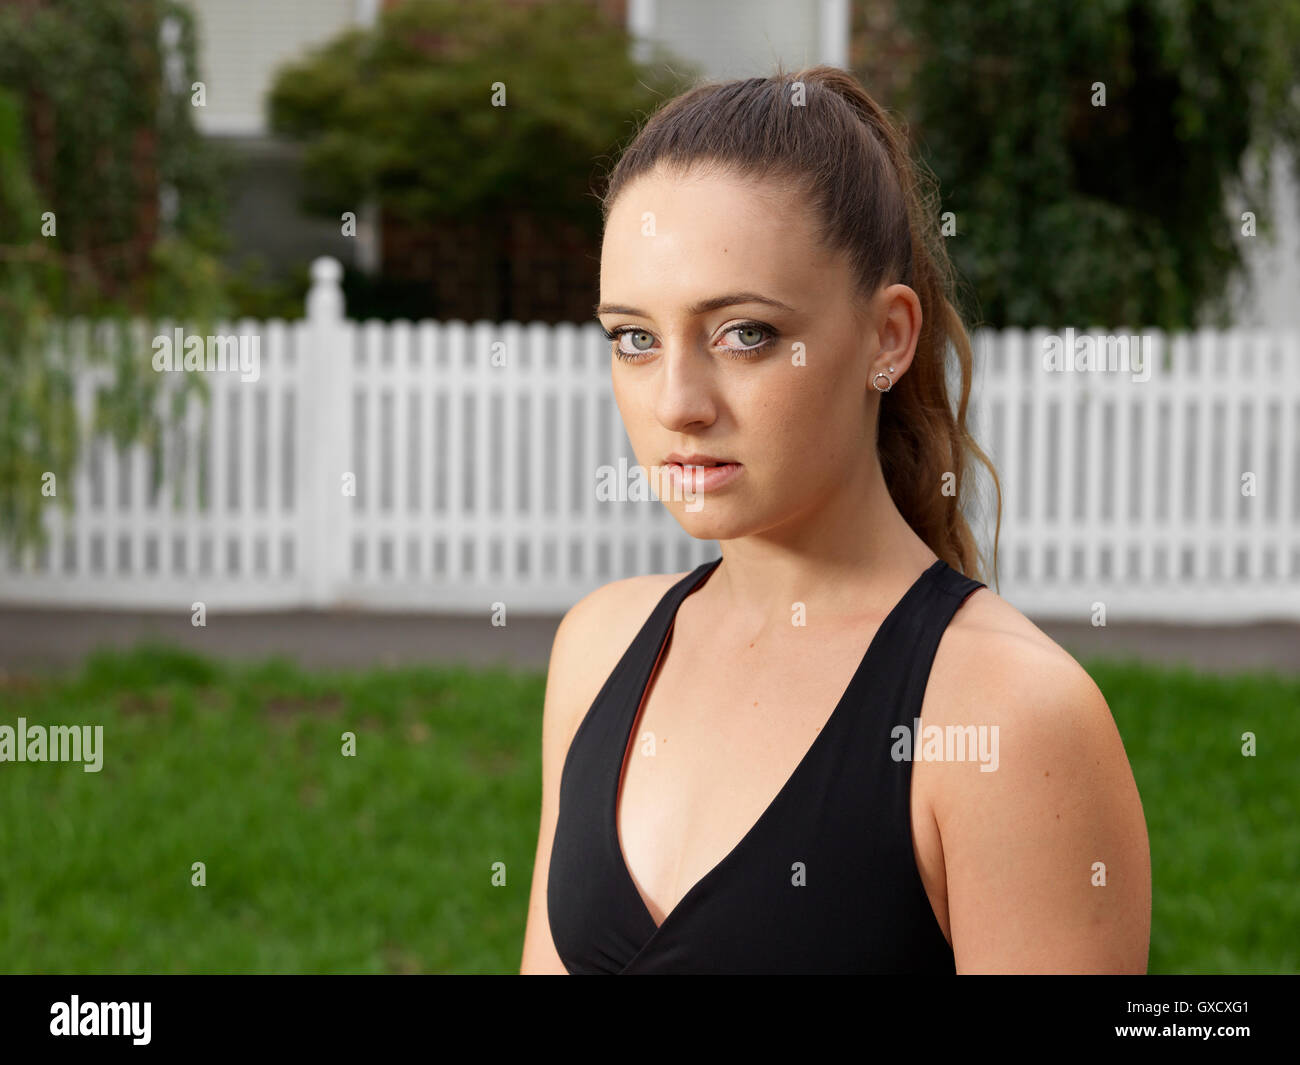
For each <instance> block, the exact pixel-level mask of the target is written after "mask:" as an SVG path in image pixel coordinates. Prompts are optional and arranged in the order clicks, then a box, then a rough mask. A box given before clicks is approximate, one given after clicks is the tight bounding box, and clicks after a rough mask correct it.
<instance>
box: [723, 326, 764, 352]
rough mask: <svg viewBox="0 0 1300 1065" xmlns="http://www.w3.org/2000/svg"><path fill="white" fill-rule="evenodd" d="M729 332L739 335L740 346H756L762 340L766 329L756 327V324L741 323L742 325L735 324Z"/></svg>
mask: <svg viewBox="0 0 1300 1065" xmlns="http://www.w3.org/2000/svg"><path fill="white" fill-rule="evenodd" d="M729 332H732V333H735V334H736V335H737V336H739V337H740V346H741V347H744V348H753V347H757V346H758V345H759V344H761V343H762V342H763V337H764V336H765V335H766V332H767V331H766V330H765V329H760V328H758V326H756V325H742V326H737V327H736V328H735V329H732V330H729ZM747 334H748V335H747Z"/></svg>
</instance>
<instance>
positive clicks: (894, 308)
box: [870, 285, 921, 383]
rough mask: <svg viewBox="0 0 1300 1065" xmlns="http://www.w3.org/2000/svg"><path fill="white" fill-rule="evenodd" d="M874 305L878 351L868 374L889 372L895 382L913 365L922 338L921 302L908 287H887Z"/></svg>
mask: <svg viewBox="0 0 1300 1065" xmlns="http://www.w3.org/2000/svg"><path fill="white" fill-rule="evenodd" d="M875 302H876V323H877V325H876V335H877V337H878V338H879V340H880V351H879V353H878V354H877V355H876V356H875V358H874V359H873V360H872V362H871V366H870V371H871V373H873V374H876V373H882V372H888V373H889V376H890V377H891V378H893V380H894V382H895V383H897V382H898V380H899V378H901V377H902V376H903V374H905V373H907V368H908V367H909V366H910V365H911V364H912V357H913V356H914V355H915V354H916V345H917V342H918V341H919V340H920V339H921V300H920V297H919V296H917V294H916V292H915V291H913V290H912V289H911V288H909V287H908V286H907V285H889V286H887V287H885V288H883V289H881V290H880V292H878V293H877V294H876V300H875ZM891 367H892V368H893V369H892V370H891V369H890V368H891Z"/></svg>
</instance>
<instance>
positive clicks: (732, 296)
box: [596, 292, 794, 318]
mask: <svg viewBox="0 0 1300 1065" xmlns="http://www.w3.org/2000/svg"><path fill="white" fill-rule="evenodd" d="M737 303H766V304H767V305H768V306H769V307H775V308H777V309H778V310H782V311H793V310H794V308H793V307H791V306H790V305H789V304H786V303H782V302H781V301H780V300H775V299H772V297H770V296H762V295H760V294H759V293H757V292H729V293H727V294H726V295H725V296H713V297H712V298H710V299H707V300H700V302H699V303H695V304H692V305H691V306H690V307H688V308H687V309H686V310H687V313H688V314H692V315H695V314H705V313H706V312H708V311H716V310H718V309H719V308H720V307H730V306H733V305H734V304H737ZM596 314H598V315H600V314H633V315H636V316H637V317H639V318H649V317H651V316H650V315H649V314H647V313H646V312H645V311H641V310H637V308H635V307H628V306H625V305H624V304H621V303H602V304H600V305H599V306H598V307H597V308H596Z"/></svg>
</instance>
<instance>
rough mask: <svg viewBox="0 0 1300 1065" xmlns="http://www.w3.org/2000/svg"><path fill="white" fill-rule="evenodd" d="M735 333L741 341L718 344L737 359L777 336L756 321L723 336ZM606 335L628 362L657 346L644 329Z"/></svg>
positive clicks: (637, 358)
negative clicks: (626, 339)
mask: <svg viewBox="0 0 1300 1065" xmlns="http://www.w3.org/2000/svg"><path fill="white" fill-rule="evenodd" d="M733 333H734V334H735V335H736V339H737V340H738V341H739V343H736V344H719V345H717V346H718V347H721V348H723V349H724V350H726V351H729V352H730V353H731V355H732V358H737V359H740V358H745V357H746V356H750V355H753V354H756V353H757V352H758V351H760V350H762V349H763V348H765V347H767V345H768V344H769V343H770V342H771V341H772V339H773V338H774V337H775V336H776V334H775V332H774V331H773V330H771V329H769V328H768V327H767V326H764V325H758V324H756V323H755V324H751V325H736V326H732V327H731V328H730V329H728V330H727V331H726V332H725V333H723V336H731V335H732V334H733ZM605 336H606V338H607V339H608V340H610V341H612V342H613V343H614V354H615V355H617V356H618V357H619V358H620V359H623V360H625V361H628V362H639V361H641V356H643V355H646V354H647V353H649V352H651V351H653V350H654V346H655V339H654V334H653V333H649V332H647V331H646V330H644V329H634V328H631V327H626V328H623V329H615V330H613V331H612V332H611V331H609V330H606V332H605ZM624 337H627V338H628V342H627V344H624V342H623V338H624Z"/></svg>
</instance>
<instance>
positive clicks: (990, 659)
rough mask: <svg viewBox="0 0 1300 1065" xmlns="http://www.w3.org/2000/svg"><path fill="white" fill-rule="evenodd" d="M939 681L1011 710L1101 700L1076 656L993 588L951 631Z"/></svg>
mask: <svg viewBox="0 0 1300 1065" xmlns="http://www.w3.org/2000/svg"><path fill="white" fill-rule="evenodd" d="M936 679H937V680H939V683H940V684H941V685H943V684H944V681H945V680H948V681H952V683H953V684H954V687H957V688H962V689H966V690H969V693H970V698H972V700H975V701H980V702H987V703H993V705H996V706H1002V707H1006V709H1008V710H1014V709H1015V707H1032V706H1034V705H1041V703H1043V702H1053V703H1056V702H1061V701H1066V702H1078V701H1080V700H1083V701H1091V700H1093V698H1096V700H1100V698H1101V693H1100V690H1099V689H1097V687H1096V684H1095V683H1093V681H1092V677H1091V676H1088V674H1087V671H1086V670H1084V668H1083V667H1082V666H1080V664H1079V663H1078V662H1076V661H1075V658H1074V655H1071V654H1070V653H1069V651H1067V650H1066V649H1065V648H1062V646H1061V645H1060V644H1057V642H1056V641H1054V640H1053V638H1052V637H1050V636H1048V635H1047V633H1045V632H1043V629H1040V628H1039V627H1037V625H1036V624H1034V622H1031V620H1030V619H1028V618H1026V616H1024V615H1023V614H1022V612H1021V611H1019V610H1017V609H1015V607H1014V606H1011V605H1010V603H1009V602H1008V601H1006V599H1004V598H1002V597H1001V596H998V594H997V593H996V592H993V590H992V589H989V588H980V589H978V590H976V592H974V593H972V594H971V596H970V597H969V598H967V599H966V602H965V603H963V605H962V607H961V609H959V610H958V611H957V614H956V615H954V616H953V620H952V622H950V623H949V625H948V628H946V629H945V632H944V637H943V640H941V641H940V645H939V651H937V653H936V655H935V672H933V674H932V680H936ZM1104 705H1105V703H1104V701H1102V706H1104ZM989 709H991V710H993V709H995V706H991V707H989Z"/></svg>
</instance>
